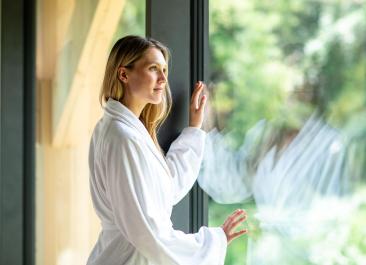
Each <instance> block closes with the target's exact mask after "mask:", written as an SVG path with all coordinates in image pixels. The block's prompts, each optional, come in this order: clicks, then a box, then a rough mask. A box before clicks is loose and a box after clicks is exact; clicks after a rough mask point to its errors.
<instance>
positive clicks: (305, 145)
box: [198, 90, 349, 265]
mask: <svg viewBox="0 0 366 265" xmlns="http://www.w3.org/2000/svg"><path fill="white" fill-rule="evenodd" d="M305 92H309V91H306V90H302V91H296V101H293V102H290V103H289V104H290V105H295V106H296V107H297V108H298V109H299V111H298V112H299V113H301V112H302V113H303V114H304V115H303V114H301V115H297V114H298V113H295V114H294V113H290V114H291V115H292V116H291V117H289V116H287V117H286V118H285V119H284V118H283V116H281V117H280V118H279V119H278V120H277V121H274V122H268V121H264V120H262V121H259V122H258V123H257V125H256V126H254V127H253V128H252V129H251V130H249V131H248V133H247V135H246V137H245V141H244V144H243V145H242V146H241V148H240V149H238V150H237V151H233V150H231V149H229V148H228V147H227V145H226V143H225V137H224V136H223V135H222V134H220V133H219V132H217V131H216V130H213V131H211V132H210V133H209V134H208V137H207V140H206V143H207V144H206V150H205V155H204V168H203V170H202V171H201V174H200V176H199V179H198V181H199V184H200V185H201V187H202V188H203V189H204V190H205V191H206V192H207V193H208V194H209V195H210V196H211V197H212V198H213V199H214V200H216V201H217V202H219V203H238V202H242V201H244V200H246V199H247V198H249V197H251V196H252V197H253V198H254V200H255V203H256V206H257V211H258V213H257V218H258V219H259V222H260V226H261V229H262V232H263V237H262V239H261V240H258V241H257V242H251V250H250V253H248V257H249V263H250V264H255V265H258V264H302V263H301V262H302V261H303V262H307V261H309V257H308V255H309V253H308V251H307V246H304V245H302V246H301V247H299V245H301V244H303V243H304V242H305V241H306V240H309V238H307V237H308V236H310V237H311V236H312V235H311V233H310V232H309V229H311V228H315V227H316V226H318V225H319V224H320V223H321V222H323V221H324V220H318V219H317V218H318V217H319V216H318V215H316V214H313V212H312V211H313V210H314V209H315V208H316V207H317V206H319V205H321V203H320V201H324V200H325V198H328V199H329V198H334V197H339V196H342V195H343V194H344V193H345V192H346V191H347V189H348V182H347V178H348V177H349V176H348V175H347V166H346V163H345V162H346V154H347V153H346V148H345V142H344V139H343V138H342V136H341V135H340V133H339V132H338V131H337V130H336V129H334V128H332V127H331V126H329V125H328V124H327V123H326V122H325V120H324V115H323V112H322V111H320V110H319V109H317V110H314V108H313V111H311V108H309V107H308V106H311V105H312V106H314V105H313V104H310V105H308V104H307V103H313V102H312V101H313V100H314V95H313V94H312V93H310V94H308V95H307V96H309V97H304V96H305V94H304V93H305ZM310 92H312V91H310ZM300 96H301V97H300ZM292 100H294V98H292ZM300 104H304V105H303V106H302V107H300ZM290 108H291V110H293V109H294V107H290ZM287 114H289V110H287ZM294 117H295V118H294ZM324 210H326V209H324ZM323 224H324V223H323ZM274 235H277V236H274ZM268 238H270V240H269V241H268V240H267V239H268ZM266 240H267V241H266ZM264 241H266V242H267V243H268V242H272V243H273V244H275V245H276V246H273V244H272V245H271V246H269V245H268V244H267V243H265V242H264ZM296 242H299V244H296ZM300 242H301V244H300ZM307 242H308V241H307ZM287 243H288V244H287ZM308 243H309V242H308ZM263 248H264V249H263ZM268 248H272V249H276V251H275V252H276V253H275V254H274V255H272V256H271V255H270V254H268V255H263V251H266V249H268Z"/></svg>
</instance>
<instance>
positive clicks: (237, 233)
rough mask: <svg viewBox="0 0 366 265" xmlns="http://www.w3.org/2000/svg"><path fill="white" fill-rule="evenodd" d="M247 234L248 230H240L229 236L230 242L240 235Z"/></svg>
mask: <svg viewBox="0 0 366 265" xmlns="http://www.w3.org/2000/svg"><path fill="white" fill-rule="evenodd" d="M247 233H248V229H243V230H240V231H238V232H235V233H233V234H231V235H230V241H231V240H234V239H235V238H237V237H239V236H241V235H244V234H247Z"/></svg>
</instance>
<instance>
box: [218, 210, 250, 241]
mask: <svg viewBox="0 0 366 265" xmlns="http://www.w3.org/2000/svg"><path fill="white" fill-rule="evenodd" d="M246 219H247V213H246V212H245V211H244V210H241V209H238V210H236V211H235V212H233V213H232V214H231V215H229V217H228V218H227V219H226V221H225V223H224V224H223V225H222V226H221V228H222V230H224V232H225V234H226V238H227V244H228V245H229V243H230V242H231V241H232V240H234V239H235V238H237V237H239V236H241V235H243V234H246V233H248V229H243V230H240V231H238V232H233V230H235V228H236V227H238V226H239V225H240V223H242V222H244V221H245V220H246Z"/></svg>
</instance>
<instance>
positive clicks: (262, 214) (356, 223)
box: [199, 1, 366, 265]
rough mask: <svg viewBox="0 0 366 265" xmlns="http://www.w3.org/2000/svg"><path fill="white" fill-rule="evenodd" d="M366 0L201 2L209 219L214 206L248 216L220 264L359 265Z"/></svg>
mask: <svg viewBox="0 0 366 265" xmlns="http://www.w3.org/2000/svg"><path fill="white" fill-rule="evenodd" d="M365 8H366V3H365V2H364V1H302V2H299V1H276V4H273V3H272V2H266V1H242V2H240V1H229V2H228V1H214V2H210V9H211V11H210V12H211V14H210V15H211V18H210V19H211V22H210V23H211V24H210V45H211V55H212V64H211V81H212V84H211V85H210V90H211V91H210V92H211V95H210V98H211V101H210V104H209V106H208V116H209V119H208V120H207V122H206V129H208V130H209V131H210V132H209V133H208V136H207V142H206V151H205V156H204V163H203V168H202V170H201V174H200V176H199V184H200V186H201V187H202V188H203V189H204V190H205V191H206V192H207V193H208V194H209V195H210V196H211V198H212V199H213V200H214V201H211V202H210V207H209V213H210V218H211V219H210V220H209V222H210V223H211V224H215V223H216V222H218V219H220V218H221V219H224V216H225V214H226V211H225V210H223V209H224V208H223V207H222V206H218V204H234V203H236V204H237V203H242V205H241V207H244V208H249V214H250V220H249V222H248V226H249V230H250V234H249V240H248V242H247V244H246V246H245V248H241V249H240V248H238V247H233V248H232V249H230V248H231V247H229V252H228V258H227V264H234V263H235V264H243V259H245V260H246V264H255V265H260V264H299V265H301V264H319V265H320V264H364V263H365V264H366V243H365V242H364V240H362V239H361V238H362V237H365V236H366V231H365V229H364V228H363V226H362V225H361V223H362V221H361V220H362V219H363V218H365V217H366V210H365V209H366V199H365V197H366V188H365V184H364V182H365V165H366V160H365V158H366V157H365V154H366V122H365V120H366V104H365V103H366V80H365V76H366V51H365V49H364V47H365V44H366V34H365V32H366V30H365V28H366V17H365V14H366V13H365ZM229 14H230V16H229ZM244 14H245V15H244ZM227 208H228V209H231V206H228V207H227ZM220 211H221V214H220ZM224 212H225V214H224ZM213 219H214V220H213ZM361 235H362V236H361ZM237 244H243V241H242V242H241V243H240V242H239V243H237ZM239 249H240V250H239ZM240 251H244V252H245V253H240Z"/></svg>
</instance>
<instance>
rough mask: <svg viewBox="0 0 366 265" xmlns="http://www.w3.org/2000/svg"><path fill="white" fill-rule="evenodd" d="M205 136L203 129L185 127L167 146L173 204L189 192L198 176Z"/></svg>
mask: <svg viewBox="0 0 366 265" xmlns="http://www.w3.org/2000/svg"><path fill="white" fill-rule="evenodd" d="M205 137H206V133H205V132H204V131H203V130H201V129H198V128H195V127H187V128H185V129H183V131H182V133H181V134H180V135H179V137H178V138H177V139H176V140H175V141H174V142H173V143H172V144H171V146H170V148H169V151H168V153H167V155H166V161H167V164H168V167H169V169H170V172H171V174H172V177H173V189H174V198H173V204H174V205H175V204H177V203H178V202H179V201H180V200H181V199H182V198H183V197H184V196H185V195H186V194H187V193H188V192H189V190H190V189H191V188H192V186H193V184H194V182H195V181H196V179H197V177H198V173H199V170H200V167H201V162H202V157H203V150H204V143H205Z"/></svg>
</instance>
